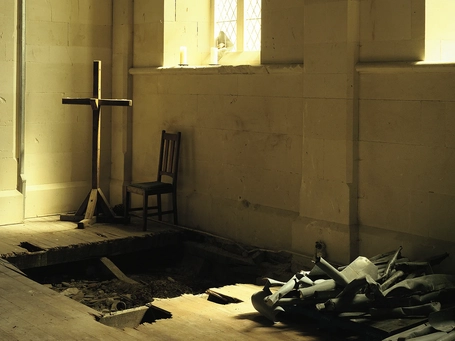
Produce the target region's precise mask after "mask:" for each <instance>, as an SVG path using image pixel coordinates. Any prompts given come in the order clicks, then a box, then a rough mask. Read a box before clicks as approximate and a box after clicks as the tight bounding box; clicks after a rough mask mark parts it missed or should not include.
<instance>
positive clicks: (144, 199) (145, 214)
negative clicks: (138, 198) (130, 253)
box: [142, 193, 149, 231]
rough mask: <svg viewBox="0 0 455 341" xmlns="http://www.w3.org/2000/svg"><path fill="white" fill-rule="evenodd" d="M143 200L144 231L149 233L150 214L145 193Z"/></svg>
mask: <svg viewBox="0 0 455 341" xmlns="http://www.w3.org/2000/svg"><path fill="white" fill-rule="evenodd" d="M142 198H143V200H142V201H143V203H142V229H143V230H144V231H147V214H148V205H149V204H148V199H149V197H148V195H147V194H146V193H144V195H143V196H142Z"/></svg>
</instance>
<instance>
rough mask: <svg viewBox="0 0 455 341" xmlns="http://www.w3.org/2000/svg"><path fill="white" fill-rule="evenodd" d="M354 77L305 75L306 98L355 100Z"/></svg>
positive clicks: (319, 74) (325, 74)
mask: <svg viewBox="0 0 455 341" xmlns="http://www.w3.org/2000/svg"><path fill="white" fill-rule="evenodd" d="M353 87H354V75H352V74H349V73H347V74H345V73H329V74H327V73H309V72H308V73H305V77H304V81H303V89H304V92H303V93H304V96H305V97H306V98H332V99H335V98H338V99H346V98H349V99H351V98H353V95H354V94H353V93H352V91H351V89H352V88H353Z"/></svg>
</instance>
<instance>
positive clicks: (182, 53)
mask: <svg viewBox="0 0 455 341" xmlns="http://www.w3.org/2000/svg"><path fill="white" fill-rule="evenodd" d="M186 64H188V60H187V50H186V46H180V65H186Z"/></svg>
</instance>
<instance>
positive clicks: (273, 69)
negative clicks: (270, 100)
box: [129, 64, 303, 75]
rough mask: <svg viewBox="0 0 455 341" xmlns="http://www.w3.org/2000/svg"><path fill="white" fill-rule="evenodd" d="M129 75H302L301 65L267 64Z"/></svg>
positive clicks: (157, 69) (145, 69)
mask: <svg viewBox="0 0 455 341" xmlns="http://www.w3.org/2000/svg"><path fill="white" fill-rule="evenodd" d="M129 73H130V74H131V75H148V74H171V75H172V74H182V73H183V74H198V75H219V74H248V75H249V74H277V73H303V64H267V65H200V66H192V65H189V66H169V67H167V66H166V67H139V68H131V69H130V70H129Z"/></svg>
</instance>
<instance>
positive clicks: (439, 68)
mask: <svg viewBox="0 0 455 341" xmlns="http://www.w3.org/2000/svg"><path fill="white" fill-rule="evenodd" d="M356 70H357V72H359V73H385V72H387V73H404V72H412V73H416V72H431V73H435V72H444V73H446V72H455V63H436V62H424V61H420V62H370V63H366V62H362V63H358V64H357V65H356Z"/></svg>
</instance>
